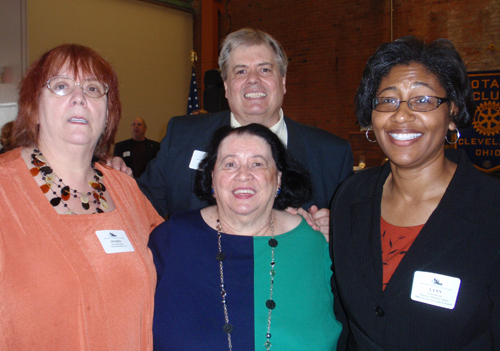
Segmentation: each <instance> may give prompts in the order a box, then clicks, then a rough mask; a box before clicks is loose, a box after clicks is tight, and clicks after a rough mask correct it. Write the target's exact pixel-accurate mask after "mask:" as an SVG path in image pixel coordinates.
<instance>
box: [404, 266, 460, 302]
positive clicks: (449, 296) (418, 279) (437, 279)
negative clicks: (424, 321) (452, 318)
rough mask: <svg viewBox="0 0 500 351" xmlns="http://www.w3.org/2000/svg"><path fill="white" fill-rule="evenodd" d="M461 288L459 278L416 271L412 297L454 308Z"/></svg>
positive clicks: (416, 299)
mask: <svg viewBox="0 0 500 351" xmlns="http://www.w3.org/2000/svg"><path fill="white" fill-rule="evenodd" d="M459 289H460V279H459V278H454V277H449V276H447V275H442V274H437V273H429V272H422V271H416V272H415V274H414V275H413V286H412V288H411V299H412V300H414V301H418V302H423V303H426V304H429V305H433V306H438V307H442V308H447V309H450V310H452V309H454V308H455V303H456V302H457V296H458V290H459Z"/></svg>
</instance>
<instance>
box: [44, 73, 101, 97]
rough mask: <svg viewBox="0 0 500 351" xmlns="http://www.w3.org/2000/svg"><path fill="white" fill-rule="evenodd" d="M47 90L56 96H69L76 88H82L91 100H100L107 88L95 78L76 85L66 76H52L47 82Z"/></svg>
mask: <svg viewBox="0 0 500 351" xmlns="http://www.w3.org/2000/svg"><path fill="white" fill-rule="evenodd" d="M46 84H47V88H48V89H49V90H50V91H51V92H53V93H54V94H56V95H58V96H65V95H68V94H71V93H72V92H73V90H75V87H76V86H79V87H80V88H82V90H83V92H84V93H85V95H87V96H89V97H91V98H100V97H101V96H104V95H106V94H107V92H108V90H109V87H108V85H107V84H106V83H104V82H101V81H99V80H97V79H95V78H88V79H85V80H84V81H83V82H81V83H77V82H76V81H75V80H74V79H73V78H70V77H66V76H54V77H51V78H49V80H48V81H47V83H46Z"/></svg>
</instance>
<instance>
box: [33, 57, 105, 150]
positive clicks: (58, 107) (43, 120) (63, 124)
mask: <svg viewBox="0 0 500 351" xmlns="http://www.w3.org/2000/svg"><path fill="white" fill-rule="evenodd" d="M57 75H60V76H68V77H71V78H73V79H75V81H76V82H77V83H80V82H81V81H83V80H84V79H87V78H92V77H89V76H82V74H79V76H78V77H74V76H73V70H72V69H71V68H69V66H68V65H67V64H65V65H63V66H62V68H61V69H60V70H59V72H58V73H57ZM106 110H107V97H106V95H104V96H102V97H100V98H91V97H89V96H87V95H85V94H84V92H83V90H82V88H81V87H79V86H76V87H75V89H74V90H73V91H72V92H71V93H70V94H68V95H65V96H58V95H56V94H54V93H52V92H51V91H50V90H49V89H48V88H47V87H46V86H45V87H43V89H42V91H41V93H40V98H39V105H38V123H39V127H40V129H39V137H38V143H39V144H44V145H52V146H55V147H66V146H67V145H68V144H72V145H85V146H88V147H89V148H90V149H91V150H93V149H94V147H95V145H96V144H97V141H98V140H99V137H100V136H101V134H102V133H103V131H104V128H105V125H106Z"/></svg>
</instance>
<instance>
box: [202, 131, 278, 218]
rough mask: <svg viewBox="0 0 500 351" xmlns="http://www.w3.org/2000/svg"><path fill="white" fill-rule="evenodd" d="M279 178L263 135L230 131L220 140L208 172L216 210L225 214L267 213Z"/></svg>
mask: <svg viewBox="0 0 500 351" xmlns="http://www.w3.org/2000/svg"><path fill="white" fill-rule="evenodd" d="M280 179H281V172H278V170H277V168H276V163H275V162H274V159H273V157H272V154H271V147H270V146H269V145H268V144H267V143H266V141H265V140H264V139H262V138H260V137H258V136H253V135H248V134H244V135H236V134H230V135H229V136H228V137H226V138H225V139H224V140H223V141H222V142H221V144H220V147H219V151H218V153H217V162H216V163H215V167H214V171H213V173H212V184H213V188H214V193H215V199H216V201H217V206H218V208H219V213H220V214H223V215H225V216H226V218H227V217H231V218H235V217H237V216H241V215H242V216H256V218H258V217H259V216H262V215H265V214H266V213H271V210H272V208H273V204H274V199H275V194H276V191H277V189H278V187H279V186H280V184H281V183H280Z"/></svg>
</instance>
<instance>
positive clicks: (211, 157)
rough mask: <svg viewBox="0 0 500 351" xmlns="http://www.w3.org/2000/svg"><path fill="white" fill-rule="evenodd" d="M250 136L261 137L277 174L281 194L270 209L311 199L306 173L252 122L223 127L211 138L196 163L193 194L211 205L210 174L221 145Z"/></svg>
mask: <svg viewBox="0 0 500 351" xmlns="http://www.w3.org/2000/svg"><path fill="white" fill-rule="evenodd" d="M232 134H237V135H254V136H258V137H260V138H262V139H263V140H264V141H265V142H266V143H267V144H268V145H269V146H270V147H271V154H272V156H273V159H274V162H275V163H276V167H277V169H278V170H279V171H280V172H281V194H280V195H279V196H278V197H277V198H276V199H275V201H274V205H273V208H275V209H277V210H284V209H286V208H287V207H295V208H297V207H300V206H301V205H302V204H303V203H305V202H307V201H308V200H309V199H310V198H311V196H312V183H311V178H310V176H309V173H308V172H307V171H306V169H305V168H304V167H303V166H302V165H301V164H300V163H299V162H298V161H296V160H295V159H294V158H293V157H292V156H291V155H290V154H289V153H288V151H287V150H286V147H285V145H283V143H282V142H281V140H280V139H279V138H278V136H276V134H274V133H273V132H272V131H271V130H269V129H268V128H267V127H265V126H263V125H261V124H257V123H252V124H249V125H247V126H244V127H239V128H231V127H230V126H224V127H222V128H219V129H218V130H217V131H216V132H215V133H214V135H213V137H212V141H211V143H210V145H209V147H208V151H207V155H206V156H205V158H204V159H203V160H202V161H201V163H200V169H201V171H200V172H197V174H196V181H195V187H194V192H195V194H196V195H197V196H198V197H199V198H200V199H202V200H205V201H207V202H208V203H209V204H211V205H215V204H216V201H215V198H214V197H213V195H212V192H211V190H212V171H213V170H214V167H215V163H216V162H217V154H218V152H219V146H220V144H221V142H222V141H223V140H224V139H226V138H227V137H228V136H229V135H232Z"/></svg>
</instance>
